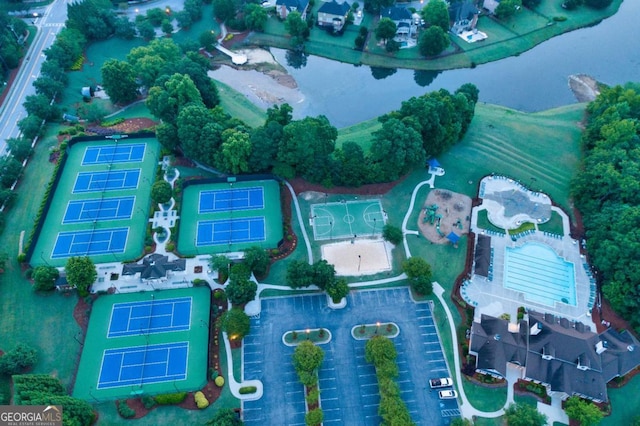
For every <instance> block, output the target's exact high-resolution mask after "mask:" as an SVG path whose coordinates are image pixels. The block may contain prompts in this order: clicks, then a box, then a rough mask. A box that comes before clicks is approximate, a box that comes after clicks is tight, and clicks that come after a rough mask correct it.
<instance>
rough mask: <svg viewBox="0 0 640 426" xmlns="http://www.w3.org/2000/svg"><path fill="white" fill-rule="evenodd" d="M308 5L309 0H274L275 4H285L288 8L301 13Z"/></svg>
mask: <svg viewBox="0 0 640 426" xmlns="http://www.w3.org/2000/svg"><path fill="white" fill-rule="evenodd" d="M307 5H309V0H276V6H286V7H287V9H289V10H294V9H295V10H297V11H298V12H300V13H302V12H303V11H304V10H305V9H306V8H307Z"/></svg>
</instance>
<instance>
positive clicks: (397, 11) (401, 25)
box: [380, 6, 415, 39]
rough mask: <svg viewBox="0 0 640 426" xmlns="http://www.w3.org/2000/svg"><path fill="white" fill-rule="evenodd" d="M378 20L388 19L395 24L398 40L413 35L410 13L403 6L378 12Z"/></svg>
mask: <svg viewBox="0 0 640 426" xmlns="http://www.w3.org/2000/svg"><path fill="white" fill-rule="evenodd" d="M380 18H389V19H391V20H392V21H393V22H394V23H395V24H396V27H397V29H396V37H398V38H401V39H402V38H408V37H409V36H410V35H411V34H413V33H415V27H414V26H413V17H412V15H411V11H410V10H409V9H407V8H406V7H404V6H391V7H386V8H384V9H382V10H381V11H380Z"/></svg>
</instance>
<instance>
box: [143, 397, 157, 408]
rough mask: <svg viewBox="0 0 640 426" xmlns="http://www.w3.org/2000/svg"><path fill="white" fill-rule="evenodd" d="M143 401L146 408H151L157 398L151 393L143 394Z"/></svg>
mask: <svg viewBox="0 0 640 426" xmlns="http://www.w3.org/2000/svg"><path fill="white" fill-rule="evenodd" d="M141 401H142V405H144V408H146V409H147V410H150V409H151V408H153V407H154V406H155V405H156V400H155V399H153V397H151V396H149V395H145V396H143V397H142V398H141Z"/></svg>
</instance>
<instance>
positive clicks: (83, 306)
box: [73, 297, 95, 332]
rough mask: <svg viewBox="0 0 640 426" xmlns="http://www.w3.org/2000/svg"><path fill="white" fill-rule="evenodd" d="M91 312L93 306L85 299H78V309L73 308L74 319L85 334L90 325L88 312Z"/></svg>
mask: <svg viewBox="0 0 640 426" xmlns="http://www.w3.org/2000/svg"><path fill="white" fill-rule="evenodd" d="M94 300H95V298H94ZM90 310H91V305H90V304H88V303H87V302H86V301H85V299H84V298H83V297H78V303H76V307H75V308H73V319H74V320H76V323H78V325H79V326H80V328H82V331H83V332H86V331H87V325H89V315H87V311H90Z"/></svg>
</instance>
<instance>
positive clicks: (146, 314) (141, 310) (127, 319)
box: [107, 295, 191, 338]
mask: <svg viewBox="0 0 640 426" xmlns="http://www.w3.org/2000/svg"><path fill="white" fill-rule="evenodd" d="M152 297H153V295H152ZM190 326H191V298H190V297H179V298H174V299H162V300H153V299H151V300H149V301H141V302H128V303H115V304H114V305H113V310H112V311H111V321H110V323H109V332H108V334H107V337H109V338H111V337H122V336H138V335H146V334H153V333H164V332H168V331H182V330H188V329H189V328H190Z"/></svg>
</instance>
